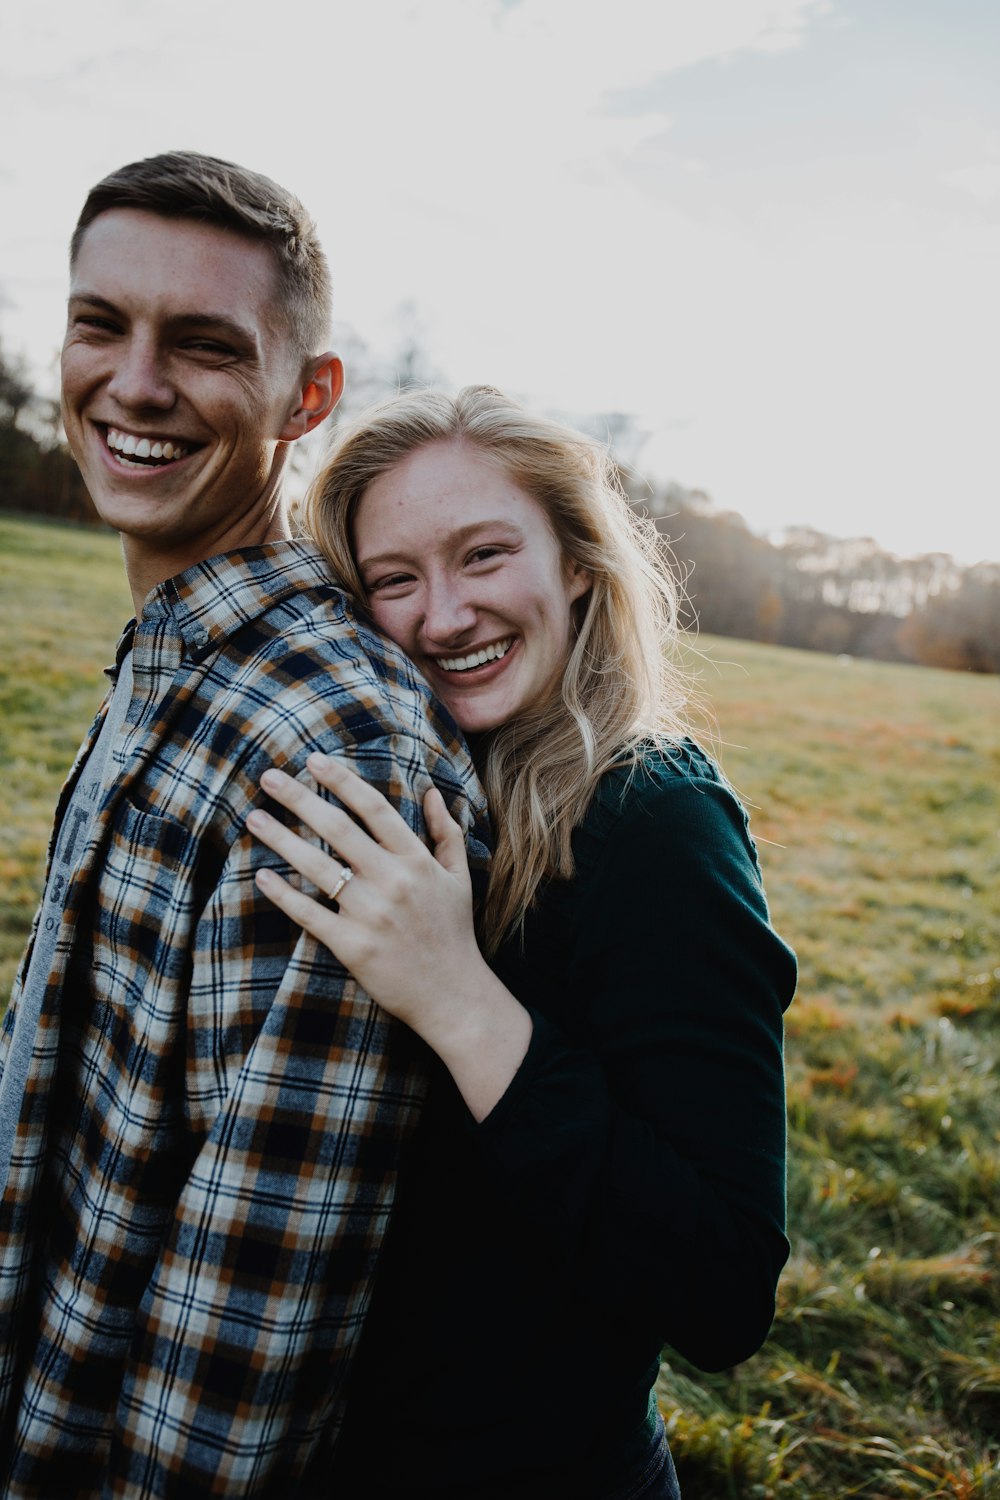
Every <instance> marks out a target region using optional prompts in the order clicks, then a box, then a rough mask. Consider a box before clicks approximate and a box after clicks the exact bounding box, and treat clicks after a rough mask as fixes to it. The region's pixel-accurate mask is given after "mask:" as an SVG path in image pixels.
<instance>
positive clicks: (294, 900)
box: [255, 870, 338, 954]
mask: <svg viewBox="0 0 1000 1500" xmlns="http://www.w3.org/2000/svg"><path fill="white" fill-rule="evenodd" d="M255 878H256V881H257V884H258V885H259V887H260V889H261V890H262V891H263V892H264V895H265V896H266V897H267V899H268V900H269V901H273V902H274V904H275V906H278V907H280V908H281V910H282V911H283V912H284V913H285V914H286V916H289V917H291V919H292V921H293V922H297V923H298V924H299V926H300V927H302V928H304V930H305V931H306V932H308V933H310V934H311V935H312V936H313V937H314V938H318V939H319V941H320V942H321V943H323V944H324V945H325V946H326V947H327V948H329V949H330V952H331V953H334V954H336V952H337V946H336V931H337V921H338V918H337V915H336V913H335V912H332V911H331V910H330V908H329V907H328V906H321V905H320V904H319V902H318V901H314V900H313V899H312V897H311V896H307V895H305V894H304V892H302V891H297V890H296V889H295V887H294V886H293V885H289V883H288V881H287V880H283V879H282V877H281V876H280V875H279V874H278V873H277V871H276V870H258V871H257V875H256V877H255Z"/></svg>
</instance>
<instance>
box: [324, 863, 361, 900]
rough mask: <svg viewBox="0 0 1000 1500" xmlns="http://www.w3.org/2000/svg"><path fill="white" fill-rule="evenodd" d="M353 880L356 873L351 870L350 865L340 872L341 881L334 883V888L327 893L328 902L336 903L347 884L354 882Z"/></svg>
mask: <svg viewBox="0 0 1000 1500" xmlns="http://www.w3.org/2000/svg"><path fill="white" fill-rule="evenodd" d="M353 879H354V871H353V870H352V869H351V867H350V865H345V866H344V868H343V869H342V870H341V872H340V877H339V879H338V880H337V881H336V882H335V883H334V885H333V886H332V888H331V889H330V890H328V891H327V893H326V895H327V900H329V901H336V899H337V897H338V896H339V895H340V893H341V891H342V890H343V889H344V886H345V885H346V884H347V882H348V881H349V880H353Z"/></svg>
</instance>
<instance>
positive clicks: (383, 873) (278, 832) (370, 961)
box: [247, 754, 531, 1118]
mask: <svg viewBox="0 0 1000 1500" xmlns="http://www.w3.org/2000/svg"><path fill="white" fill-rule="evenodd" d="M306 764H307V767H308V769H309V771H310V772H311V774H312V775H313V776H314V777H315V778H316V780H317V782H318V783H319V784H320V786H323V787H325V788H327V790H329V791H331V792H333V794H334V795H335V796H336V798H337V799H338V801H339V802H340V803H342V804H343V806H342V807H335V806H333V805H331V803H329V802H326V801H324V800H323V798H322V797H318V796H317V795H316V794H315V793H314V792H311V791H310V790H309V789H308V788H307V787H305V786H303V785H302V783H301V782H299V781H296V780H294V779H293V778H292V777H291V776H286V775H285V773H284V772H283V771H278V770H270V771H265V773H264V775H263V776H262V777H261V786H262V787H263V789H264V790H265V791H266V792H267V794H268V795H269V796H270V797H273V798H274V800H275V801H276V802H280V803H281V805H282V806H283V807H286V808H288V810H289V811H290V812H292V813H294V814H295V815H296V817H297V818H299V819H301V821H302V822H303V823H305V824H306V825H307V826H308V827H309V828H311V829H312V831H313V832H314V833H316V834H318V835H319V837H320V838H321V839H323V841H324V842H325V843H326V844H328V845H329V846H330V848H331V849H332V850H333V851H334V857H332V858H331V856H330V855H328V854H325V853H324V852H323V850H322V849H318V848H317V847H316V846H315V845H314V844H309V843H307V842H306V841H305V839H302V838H300V837H299V836H298V835H297V834H296V833H293V832H292V830H291V829H289V828H286V827H285V826H284V825H283V824H282V823H279V822H278V820H277V819H276V818H272V817H270V816H269V815H268V814H267V813H265V812H263V811H261V810H260V809H255V810H254V811H253V812H252V813H251V814H250V815H249V817H248V818H247V827H248V828H249V829H250V831H251V832H252V833H253V834H255V835H256V837H258V838H259V839H261V840H262V841H263V842H264V843H265V844H267V845H268V847H269V848H271V849H273V850H274V851H275V853H276V854H280V855H281V856H282V858H283V859H285V860H287V862H288V863H289V864H290V865H291V866H292V867H293V869H296V870H298V872H299V873H300V874H301V875H304V876H305V877H306V879H307V880H309V881H311V882H312V884H313V885H315V886H317V887H318V888H319V890H321V891H326V892H328V893H330V895H331V896H332V895H333V893H334V892H336V901H337V910H332V909H331V907H330V906H329V905H327V904H324V903H323V902H322V901H321V900H314V899H313V898H312V897H311V896H307V895H305V894H304V892H302V891H298V890H296V889H295V888H294V886H292V885H290V884H289V883H288V881H286V880H283V879H282V878H281V876H280V875H278V874H277V872H276V871H274V870H260V871H258V873H257V884H258V885H259V886H260V889H261V890H262V891H263V892H264V894H265V895H266V896H268V897H269V899H270V900H272V901H273V902H274V903H275V905H276V906H279V907H280V908H281V910H282V911H284V912H286V913H287V914H288V916H290V917H291V918H292V919H293V920H294V921H296V922H298V923H299V924H300V926H302V927H304V928H305V930H306V931H307V932H309V933H311V934H312V936H313V937H315V938H317V939H318V940H319V942H321V943H323V944H324V945H325V946H326V947H327V948H329V949H330V951H331V952H332V953H334V954H335V955H336V957H337V958H339V959H340V961H341V963H342V964H343V965H344V967H345V968H346V969H348V970H349V971H350V973H351V974H353V975H354V977H355V978H356V979H357V980H358V982H359V983H360V984H361V985H363V986H364V988H365V989H366V990H367V991H368V993H369V994H370V995H371V996H372V998H373V999H374V1000H376V1001H377V1002H378V1003H379V1005H381V1006H382V1007H383V1009H385V1010H387V1011H389V1012H390V1013H391V1014H392V1015H394V1016H398V1017H399V1019H400V1020H402V1021H405V1022H406V1023H407V1025H409V1026H412V1027H413V1029H414V1031H416V1032H417V1033H418V1034H419V1035H420V1036H421V1037H423V1039H424V1041H426V1042H427V1043H428V1044H429V1045H430V1046H431V1047H433V1048H434V1050H435V1051H436V1052H437V1053H438V1054H439V1056H441V1058H442V1059H443V1060H444V1062H445V1063H446V1064H447V1066H448V1067H449V1068H450V1070H451V1072H452V1073H453V1075H454V1076H455V1081H456V1082H457V1083H458V1086H459V1088H460V1089H461V1090H462V1092H463V1094H465V1096H466V1101H467V1103H468V1104H469V1106H470V1108H471V1109H472V1110H473V1113H474V1114H476V1115H477V1118H482V1117H483V1115H485V1114H486V1113H487V1112H488V1110H489V1109H491V1108H492V1106H493V1104H494V1103H495V1102H496V1100H497V1099H498V1098H499V1097H500V1094H501V1093H502V1092H503V1089H504V1088H505V1087H506V1085H507V1083H508V1082H509V1081H510V1078H511V1077H512V1076H513V1073H514V1071H516V1067H517V1064H518V1063H519V1062H520V1061H521V1058H522V1057H523V1055H524V1052H525V1051H526V1050H527V1044H528V1039H529V1038H530V1035H531V1019H530V1017H529V1016H528V1013H527V1011H525V1010H524V1009H523V1007H522V1006H521V1005H520V1004H519V1003H518V1002H517V1001H516V1000H515V999H514V997H513V996H512V995H511V994H510V992H509V991H508V990H506V989H505V988H504V986H503V985H502V984H500V982H499V980H498V979H496V977H495V976H494V975H493V973H492V972H491V971H490V969H489V967H488V966H487V964H486V962H485V960H484V959H483V957H482V955H481V954H480V952H479V948H478V946H477V944H476V936H475V929H474V927H473V920H472V882H471V879H470V876H469V866H468V861H467V859H466V853H465V838H464V835H463V833H462V829H461V828H460V827H459V825H458V824H457V823H456V822H455V820H454V819H453V818H452V817H451V816H450V814H449V812H448V809H447V807H446V806H445V802H444V798H443V797H442V796H441V794H440V792H439V791H437V789H436V788H432V789H431V790H430V791H429V792H428V793H427V795H426V797H425V798H424V818H425V821H426V823H427V830H428V833H429V834H430V836H431V839H432V841H433V846H434V852H433V854H432V853H430V851H428V850H427V849H426V848H425V847H424V845H423V844H422V843H421V841H420V839H418V838H417V836H416V834H414V833H413V832H412V831H411V830H410V829H409V828H408V827H407V825H406V823H405V822H404V821H403V819H402V818H401V817H400V816H399V814H398V813H397V812H396V810H395V808H394V807H392V806H391V804H390V803H389V802H387V801H386V799H385V798H384V797H383V796H382V794H381V792H378V791H376V789H375V788H374V787H371V786H369V785H368V783H367V782H366V781H363V780H362V779H361V777H360V776H357V775H356V774H355V773H354V772H353V771H351V770H350V769H349V768H348V767H347V766H346V765H345V764H343V763H342V762H341V761H338V760H335V759H333V758H332V757H330V756H326V755H318V754H317V755H311V756H310V757H309V759H308V761H307V762H306ZM344 808H347V809H349V810H350V812H352V813H354V814H355V815H356V816H357V817H358V818H359V819H360V820H361V821H362V822H363V823H364V825H365V827H364V828H361V827H359V826H358V824H357V823H356V822H355V821H354V819H353V818H351V817H349V816H348V813H347V812H345V811H344ZM365 829H367V830H368V831H367V832H366V831H365ZM348 872H349V873H348ZM345 874H347V879H346V880H345V879H344V877H345ZM498 1047H499V1051H498V1050H497V1049H498ZM497 1061H498V1062H499V1068H497V1067H496V1066H495V1065H494V1063H495V1062H497ZM467 1089H468V1090H469V1091H467ZM470 1092H471V1096H472V1097H470ZM474 1101H475V1102H474Z"/></svg>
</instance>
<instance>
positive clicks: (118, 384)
mask: <svg viewBox="0 0 1000 1500" xmlns="http://www.w3.org/2000/svg"><path fill="white" fill-rule="evenodd" d="M115 354H116V358H115V368H114V373H113V374H112V376H111V379H110V381H109V382H108V394H109V396H111V397H113V398H114V400H115V401H117V402H118V404H119V406H121V407H123V408H125V409H127V410H130V411H141V410H142V409H143V408H144V407H156V408H157V409H158V410H161V411H166V410H169V408H170V407H172V406H173V404H174V401H175V399H176V397H175V392H174V388H173V385H172V384H171V382H170V380H169V378H168V373H167V368H166V361H165V360H164V357H163V355H162V353H161V351H160V350H159V349H158V348H157V346H156V344H155V343H154V342H153V341H152V340H151V339H145V338H141V337H139V336H136V337H134V338H130V339H127V340H124V341H123V342H122V343H121V344H120V345H119V346H118V348H117V349H116V351H115Z"/></svg>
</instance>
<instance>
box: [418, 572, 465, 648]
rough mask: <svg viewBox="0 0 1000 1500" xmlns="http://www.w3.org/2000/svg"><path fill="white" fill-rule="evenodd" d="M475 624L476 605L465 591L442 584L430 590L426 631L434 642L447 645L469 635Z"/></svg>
mask: <svg viewBox="0 0 1000 1500" xmlns="http://www.w3.org/2000/svg"><path fill="white" fill-rule="evenodd" d="M475 623H476V609H475V605H474V604H473V602H472V600H471V598H470V597H469V595H468V594H467V593H466V592H465V591H464V590H463V589H461V588H459V587H458V586H457V585H455V584H454V583H442V584H438V585H436V586H432V587H431V588H429V589H428V591H427V598H426V609H425V611H424V630H425V632H426V633H427V635H428V636H430V638H431V639H432V640H434V641H438V642H442V643H445V644H447V643H448V642H450V641H453V640H455V639H457V638H458V637H460V636H462V635H467V634H468V633H469V632H470V631H471V630H472V629H473V628H474V627H475Z"/></svg>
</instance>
